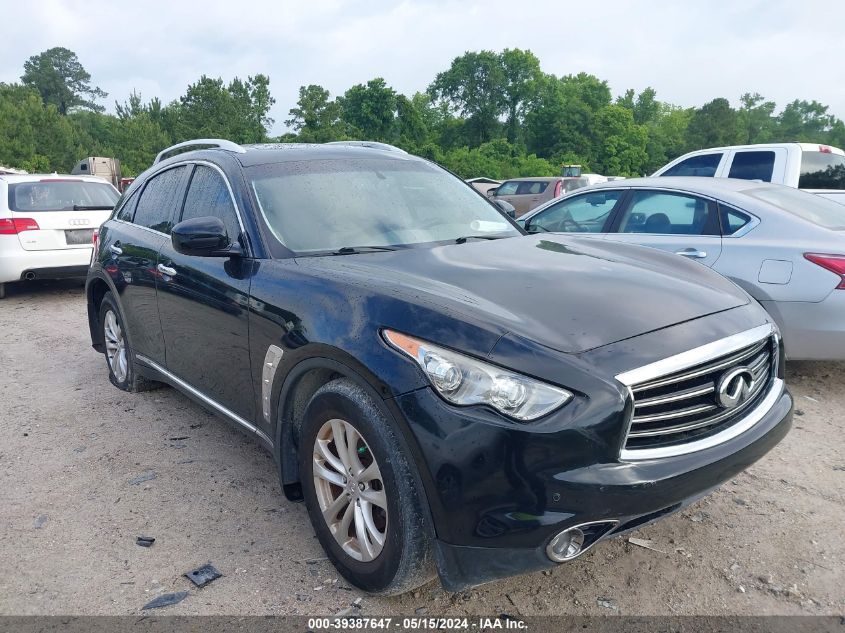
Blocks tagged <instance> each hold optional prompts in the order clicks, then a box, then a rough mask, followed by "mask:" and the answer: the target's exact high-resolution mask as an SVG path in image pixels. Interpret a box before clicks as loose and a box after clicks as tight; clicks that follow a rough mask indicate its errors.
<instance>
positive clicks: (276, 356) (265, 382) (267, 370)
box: [261, 345, 285, 424]
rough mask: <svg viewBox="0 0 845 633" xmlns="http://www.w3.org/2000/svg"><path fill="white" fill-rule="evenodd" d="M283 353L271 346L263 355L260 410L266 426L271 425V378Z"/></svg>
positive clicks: (279, 348)
mask: <svg viewBox="0 0 845 633" xmlns="http://www.w3.org/2000/svg"><path fill="white" fill-rule="evenodd" d="M284 353H285V352H284V350H282V348H281V347H278V346H277V345H271V346H270V347H268V348H267V353H266V354H265V355H264V366H263V367H262V369H261V410H262V413H263V414H264V421H265V422H267V424H271V423H272V422H271V421H270V412H271V410H272V408H273V407H271V406H270V398H271V397H272V395H273V378H274V377H275V376H276V370H277V369H278V368H279V363H280V362H281V360H282V356H283V355H284Z"/></svg>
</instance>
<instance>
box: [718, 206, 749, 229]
mask: <svg viewBox="0 0 845 633" xmlns="http://www.w3.org/2000/svg"><path fill="white" fill-rule="evenodd" d="M719 213H720V215H721V221H722V235H733V234H734V233H736V232H737V231H739V230H740V229H741V228H742V227H744V226H745V225H746V224H748V223H749V222H751V216H750V215H748V214H747V213H743V212H742V211H740V210H739V209H734V208H733V207H729V206H728V205H726V204H721V203H719Z"/></svg>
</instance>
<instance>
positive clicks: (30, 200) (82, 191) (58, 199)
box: [9, 180, 120, 212]
mask: <svg viewBox="0 0 845 633" xmlns="http://www.w3.org/2000/svg"><path fill="white" fill-rule="evenodd" d="M119 197H120V194H119V193H118V192H117V190H116V189H115V188H114V187H112V186H111V185H109V184H108V183H105V182H102V183H100V182H85V181H82V180H39V181H35V182H18V183H13V184H10V185H9V209H10V210H12V211H26V212H31V211H74V210H76V209H75V208H78V207H101V208H104V209H111V208H112V207H114V205H115V203H116V202H117V199H118V198H119Z"/></svg>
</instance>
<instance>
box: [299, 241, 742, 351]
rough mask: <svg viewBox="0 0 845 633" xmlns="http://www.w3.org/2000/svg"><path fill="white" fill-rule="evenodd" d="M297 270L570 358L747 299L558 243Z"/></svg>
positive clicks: (393, 256) (693, 276)
mask: <svg viewBox="0 0 845 633" xmlns="http://www.w3.org/2000/svg"><path fill="white" fill-rule="evenodd" d="M298 263H299V264H300V265H301V266H302V267H304V268H306V269H310V270H311V272H312V273H313V274H315V275H318V276H321V277H332V278H335V279H338V280H341V279H342V280H343V282H345V283H353V284H356V285H361V286H366V287H367V288H369V289H370V290H372V291H373V292H376V293H381V294H387V295H391V296H394V297H396V296H399V297H402V298H404V299H406V300H408V301H409V302H412V303H419V302H421V301H424V302H425V303H426V304H428V305H432V304H433V305H435V306H439V307H440V309H442V310H443V311H447V312H448V313H449V314H451V315H453V316H458V317H460V316H461V315H463V316H464V317H466V318H468V319H470V320H472V321H475V322H477V321H479V320H483V321H486V322H488V323H489V324H490V325H491V326H494V327H496V328H500V329H502V330H504V331H507V332H513V333H515V334H518V335H520V336H524V337H526V338H528V339H531V340H534V341H536V342H538V343H540V344H542V345H545V346H547V347H550V348H552V349H556V350H558V351H561V352H567V353H578V352H583V351H586V350H590V349H593V348H596V347H601V346H603V345H608V344H610V343H615V342H617V341H620V340H623V339H626V338H631V337H633V336H637V335H640V334H645V333H647V332H652V331H654V330H659V329H662V328H665V327H668V326H671V325H675V324H677V323H682V322H684V321H689V320H691V319H695V318H698V317H702V316H705V315H708V314H713V313H715V312H721V311H723V310H729V309H731V308H735V307H737V306H741V305H744V304H746V303H748V295H746V294H745V292H744V291H742V290H740V289H739V288H738V287H736V286H735V285H734V284H733V283H731V282H730V281H728V280H727V279H725V278H723V277H721V276H720V275H718V274H716V273H714V272H713V271H711V270H710V269H708V268H706V267H704V266H702V265H701V264H698V263H696V262H690V261H687V260H685V259H684V258H682V257H678V256H677V255H671V254H668V253H664V252H662V251H658V250H656V249H651V248H645V247H641V246H632V245H628V244H622V243H619V242H610V241H605V240H601V239H592V238H571V237H565V236H560V235H552V236H539V235H526V236H522V237H515V238H508V239H500V240H492V241H473V242H467V243H464V244H450V245H447V246H437V247H433V248H410V249H401V250H397V251H390V252H375V253H363V254H358V255H344V256H337V257H309V258H301V259H299V260H298ZM409 334H413V332H409ZM435 342H439V343H443V344H448V343H449V342H448V341H435Z"/></svg>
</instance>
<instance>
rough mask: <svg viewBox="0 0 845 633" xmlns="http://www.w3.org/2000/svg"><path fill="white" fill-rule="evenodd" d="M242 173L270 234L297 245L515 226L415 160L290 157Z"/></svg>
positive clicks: (414, 240)
mask: <svg viewBox="0 0 845 633" xmlns="http://www.w3.org/2000/svg"><path fill="white" fill-rule="evenodd" d="M247 177H248V178H249V180H250V183H251V186H252V188H253V190H254V192H255V196H256V198H257V199H258V203H259V206H260V208H261V212H262V214H263V215H264V219H265V220H266V222H267V225H268V226H269V227H270V230H271V231H272V232H273V235H275V237H276V238H277V239H278V240H279V241H280V242H281V243H282V244H284V245H285V246H286V247H287V248H289V249H290V250H292V251H294V252H297V253H308V252H313V251H337V250H339V249H341V248H350V247H351V248H356V247H365V246H384V247H387V246H407V245H413V244H424V243H429V242H440V241H448V240H457V239H460V238H464V237H493V236H496V237H500V236H501V237H510V236H514V235H519V234H520V233H519V231H518V230H517V229H516V228H514V226H513V225H512V224H511V223H510V222H508V221H507V220H506V219H505V218H504V217H503V216H502V214H501V213H499V211H498V210H497V209H495V208H494V207H493V206H492V205H491V204H490V203H488V202H486V201H485V200H484V198H482V197H481V196H480V195H478V194H477V193H476V192H475V191H474V190H473V189H472V188H471V187H470V186H468V185H466V184H465V183H464V182H463V181H461V180H460V179H458V178H456V177H455V176H452V175H451V174H449V173H448V172H446V171H444V170H442V169H440V168H438V167H436V166H434V165H431V164H429V163H426V162H423V161H419V160H407V159H378V158H373V159H360V158H356V159H340V160H309V161H291V162H285V163H273V164H269V165H261V166H258V167H254V168H251V169H248V170H247Z"/></svg>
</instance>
